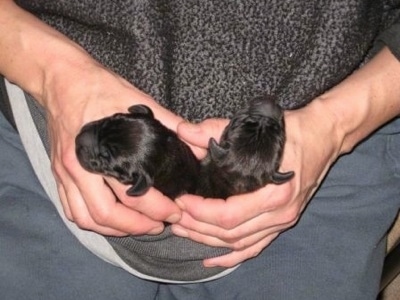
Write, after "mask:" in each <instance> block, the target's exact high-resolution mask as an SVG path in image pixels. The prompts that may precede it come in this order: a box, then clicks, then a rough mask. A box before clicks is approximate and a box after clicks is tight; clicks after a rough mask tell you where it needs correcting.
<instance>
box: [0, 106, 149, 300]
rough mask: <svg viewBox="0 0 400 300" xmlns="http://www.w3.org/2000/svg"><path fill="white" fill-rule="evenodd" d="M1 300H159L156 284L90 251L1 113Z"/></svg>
mask: <svg viewBox="0 0 400 300" xmlns="http://www.w3.org/2000/svg"><path fill="white" fill-rule="evenodd" d="M0 166H1V167H0V298H1V299H6V300H14V299H15V300H17V299H18V300H24V299H27V300H36V299H46V300H52V299H57V300H63V299H68V300H70V299H77V300H80V299H82V300H89V299H96V300H97V299H99V300H102V299H103V300H110V299H138V300H143V299H144V300H147V299H154V297H155V296H154V295H155V293H156V290H157V284H155V283H152V282H149V281H144V280H141V279H138V278H137V277H135V276H133V275H131V274H129V273H128V272H126V271H124V270H122V269H121V268H118V267H115V266H113V265H111V264H109V263H107V262H105V261H103V260H102V259H99V258H98V257H97V256H95V255H93V254H92V253H91V252H89V251H88V250H87V249H86V248H85V247H83V246H82V245H81V243H80V242H78V240H77V239H76V238H75V237H74V236H73V235H72V234H71V232H70V231H69V230H68V229H67V228H66V227H65V225H64V223H63V222H62V220H61V219H60V217H59V215H58V213H57V212H56V210H55V208H54V206H53V204H52V203H51V201H50V200H49V199H48V197H47V195H46V193H45V192H44V191H43V189H42V187H41V185H40V183H39V181H38V180H37V178H36V176H35V174H34V172H33V170H32V168H31V166H30V163H29V161H28V159H27V157H26V154H25V152H24V150H23V147H22V145H21V142H20V140H19V137H18V135H17V133H16V132H15V131H14V130H13V129H12V128H11V127H10V126H9V124H8V123H7V122H6V121H5V119H4V117H3V115H1V114H0Z"/></svg>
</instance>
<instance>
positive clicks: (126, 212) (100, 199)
mask: <svg viewBox="0 0 400 300" xmlns="http://www.w3.org/2000/svg"><path fill="white" fill-rule="evenodd" d="M81 170H82V171H81ZM81 170H79V169H78V170H76V171H75V173H74V176H77V177H78V178H80V180H79V181H77V180H75V181H74V182H78V183H77V184H79V185H78V186H75V184H71V185H70V186H68V187H67V186H66V187H65V188H66V190H67V196H68V198H69V203H70V207H71V211H72V212H73V213H74V212H75V215H76V216H78V215H79V217H80V222H82V223H85V222H91V220H93V221H94V223H95V224H96V225H97V226H100V227H108V228H112V229H115V230H117V231H121V232H127V233H130V234H134V235H137V234H145V233H151V234H152V233H155V232H158V233H159V232H161V231H162V230H163V227H164V226H163V223H162V222H158V221H155V220H152V219H150V218H148V217H147V216H145V215H143V214H142V213H140V212H138V211H135V210H133V209H131V208H129V207H127V206H125V205H124V204H122V203H121V202H118V201H117V198H116V196H115V195H114V193H113V192H112V190H111V189H110V187H109V186H108V185H107V184H106V183H105V182H104V180H103V178H102V177H101V176H98V175H93V174H90V173H88V172H86V171H84V170H83V169H81ZM85 206H86V207H87V211H88V213H89V215H85V216H82V214H83V213H79V212H80V209H83V208H84V207H85ZM89 217H90V218H89ZM85 218H89V219H91V220H86V219H85ZM85 225H86V224H85ZM89 226H93V224H92V223H89ZM93 230H94V229H93Z"/></svg>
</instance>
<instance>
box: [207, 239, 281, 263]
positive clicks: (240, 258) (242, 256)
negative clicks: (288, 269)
mask: <svg viewBox="0 0 400 300" xmlns="http://www.w3.org/2000/svg"><path fill="white" fill-rule="evenodd" d="M278 235H279V234H278V233H276V234H273V235H270V236H267V237H266V238H264V239H263V240H261V241H259V242H258V243H257V244H255V245H253V246H251V247H249V248H246V249H244V250H240V251H232V252H231V253H229V254H226V255H223V256H218V257H213V258H209V259H205V260H204V261H203V265H204V266H205V267H217V266H220V267H225V268H232V267H234V266H236V265H238V264H240V263H242V262H244V261H246V260H248V259H250V258H253V257H256V256H258V255H259V254H260V253H261V252H262V251H263V250H264V249H265V248H266V247H267V246H268V245H269V244H270V243H271V242H272V241H273V240H274V239H275V238H276V237H277V236H278Z"/></svg>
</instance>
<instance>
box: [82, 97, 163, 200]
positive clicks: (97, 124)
mask: <svg viewBox="0 0 400 300" xmlns="http://www.w3.org/2000/svg"><path fill="white" fill-rule="evenodd" d="M154 120H155V119H154V117H153V113H152V111H151V110H150V109H149V108H148V107H147V106H144V105H135V106H132V107H130V108H129V113H127V114H123V113H118V114H115V115H113V116H111V117H106V118H103V119H101V120H97V121H94V122H91V123H88V124H86V125H85V126H84V127H82V129H81V131H80V133H79V134H78V136H77V137H76V139H75V145H76V148H75V149H76V155H77V158H78V161H79V162H80V164H81V165H82V167H83V168H85V169H86V170H87V171H89V172H93V173H99V174H102V175H105V176H112V177H114V178H116V179H117V180H119V181H120V182H122V183H124V184H132V187H131V188H130V189H129V190H128V192H127V193H128V194H130V195H132V196H138V195H141V194H144V193H145V192H146V191H147V190H148V188H149V187H150V186H151V185H152V177H151V175H150V174H149V172H148V171H149V168H147V165H146V164H145V162H146V161H148V158H147V155H149V154H151V151H147V150H146V149H151V148H152V146H151V144H152V142H153V139H154V138H155V133H154V126H153V125H154V124H153V122H154ZM153 148H154V147H153Z"/></svg>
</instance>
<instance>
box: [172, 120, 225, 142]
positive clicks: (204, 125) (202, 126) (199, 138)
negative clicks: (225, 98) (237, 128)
mask: <svg viewBox="0 0 400 300" xmlns="http://www.w3.org/2000/svg"><path fill="white" fill-rule="evenodd" d="M228 122H229V121H228V120H226V119H206V120H204V121H203V122H201V123H198V124H193V123H189V122H181V123H179V124H178V128H177V133H178V135H179V136H180V137H181V138H182V139H183V140H184V141H186V142H188V143H190V144H192V145H194V146H197V147H201V148H207V147H208V141H209V140H210V138H211V137H212V138H214V139H216V140H219V139H220V137H221V134H222V131H223V130H224V129H225V127H226V125H227V124H228Z"/></svg>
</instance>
